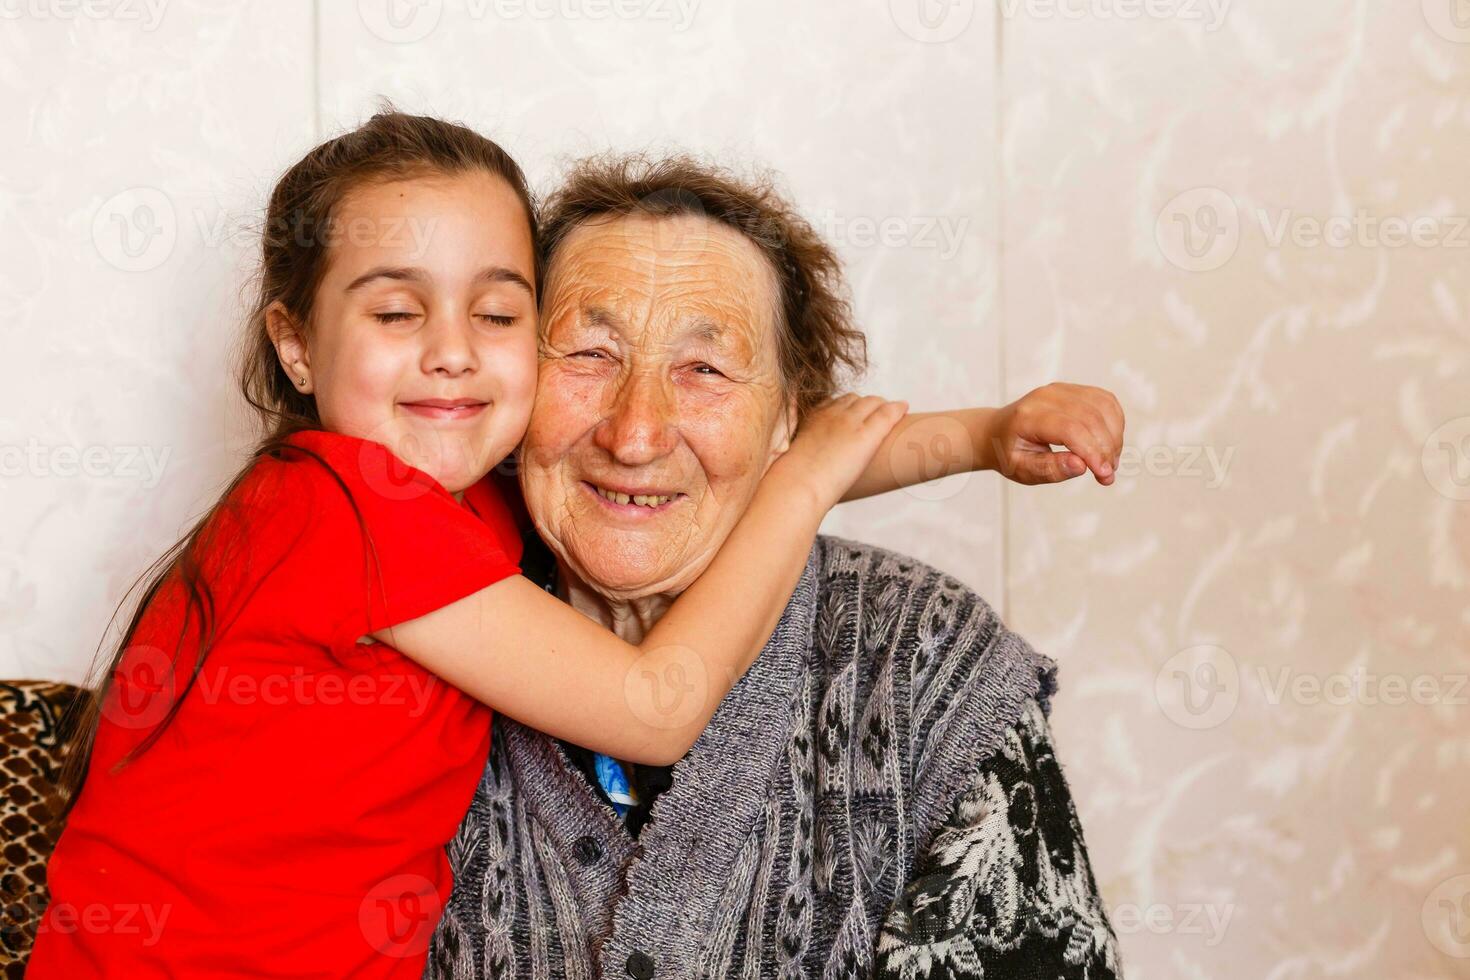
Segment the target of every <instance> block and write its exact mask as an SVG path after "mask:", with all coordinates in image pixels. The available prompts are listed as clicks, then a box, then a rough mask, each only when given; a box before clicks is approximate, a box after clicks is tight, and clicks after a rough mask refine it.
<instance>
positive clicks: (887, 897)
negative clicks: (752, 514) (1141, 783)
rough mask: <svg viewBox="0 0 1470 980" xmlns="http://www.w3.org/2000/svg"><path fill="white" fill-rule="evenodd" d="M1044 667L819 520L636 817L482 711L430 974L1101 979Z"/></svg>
mask: <svg viewBox="0 0 1470 980" xmlns="http://www.w3.org/2000/svg"><path fill="white" fill-rule="evenodd" d="M1054 678H1055V667H1054V665H1053V664H1052V662H1051V661H1050V660H1049V659H1047V658H1046V657H1044V656H1042V655H1041V654H1039V653H1037V652H1036V651H1034V650H1033V649H1032V648H1031V647H1030V646H1029V645H1028V644H1027V643H1026V642H1025V641H1024V640H1023V639H1021V638H1020V637H1019V636H1017V635H1016V634H1015V633H1012V632H1010V631H1009V630H1007V629H1006V628H1005V626H1004V625H1003V624H1002V623H1001V622H1000V620H999V618H998V617H997V616H996V614H995V612H994V611H993V610H992V609H991V608H990V606H989V605H987V604H986V602H985V601H984V600H983V599H981V598H980V597H979V596H978V595H976V594H975V593H974V592H972V591H971V590H969V589H967V588H965V587H964V586H963V585H961V584H960V583H959V582H957V581H956V580H955V579H953V578H951V577H949V576H947V575H945V574H943V573H941V572H938V571H935V570H934V569H932V568H929V567H927V566H925V565H923V564H922V563H919V562H916V561H913V560H912V559H908V558H905V557H903V556H901V555H897V554H894V553H892V552H888V551H884V550H882V549H879V548H874V547H870V546H867V545H862V544H858V543H855V542H850V541H845V540H842V539H839V538H831V537H821V538H819V539H818V540H817V543H816V545H815V547H814V548H813V550H812V554H811V556H810V558H809V560H808V562H807V566H806V569H805V571H804V572H803V574H802V577H801V581H800V583H799V584H798V586H797V588H796V592H795V594H794V595H793V596H792V599H791V602H790V604H789V605H788V606H787V608H786V610H785V613H784V614H783V615H782V617H781V620H780V623H779V624H778V626H777V628H776V631H775V633H774V635H773V636H772V638H771V641H770V643H769V644H768V645H767V646H766V648H765V650H764V651H763V652H762V654H761V656H760V658H759V660H758V661H757V663H756V664H755V665H754V666H753V667H752V668H751V670H750V671H749V672H748V673H747V674H746V676H745V677H743V678H742V679H741V680H740V681H739V682H738V683H737V684H736V685H735V687H734V689H733V690H732V691H731V692H730V694H729V695H728V696H727V697H726V698H725V700H724V702H723V703H722V704H721V706H720V708H719V710H718V711H717V712H716V714H715V716H714V719H713V720H712V721H711V723H710V725H709V727H708V729H706V731H705V732H704V734H703V735H702V736H701V737H700V739H699V741H698V742H697V743H696V744H695V746H694V748H693V749H692V750H691V751H690V752H689V754H688V755H687V756H686V757H685V758H684V759H683V760H682V761H681V762H679V764H678V765H677V766H676V767H675V769H674V771H673V785H672V786H671V787H670V788H669V789H668V790H666V791H665V792H664V793H663V794H662V795H661V796H660V797H659V798H658V800H657V802H656V803H655V805H654V808H653V812H652V815H651V819H650V822H649V823H648V825H647V826H646V827H645V828H644V829H643V831H642V833H641V836H640V838H639V839H638V840H634V839H633V838H632V837H631V836H630V835H629V834H628V832H627V831H626V830H625V829H624V828H623V827H622V826H621V824H620V823H619V821H618V819H617V817H616V815H615V814H614V812H613V810H612V808H611V807H610V806H609V805H608V804H607V803H606V801H605V800H604V799H602V797H601V796H600V795H599V793H598V792H597V790H596V789H595V788H594V787H593V786H591V785H590V784H589V783H588V781H587V779H586V778H585V777H584V776H583V775H582V773H581V772H580V771H579V770H578V769H577V768H576V766H575V765H573V764H572V762H571V761H570V760H569V759H568V757H567V755H566V753H565V752H564V751H563V750H562V749H561V747H560V746H559V745H557V743H556V742H555V741H554V740H552V739H550V738H548V737H547V736H545V735H542V734H541V733H539V732H536V731H533V730H530V729H527V728H524V727H522V726H520V725H518V724H516V723H514V722H511V721H509V720H507V719H497V720H496V725H495V734H494V742H493V747H492V750H491V758H490V764H489V766H488V767H487V769H486V772H485V777H484V780H483V781H482V783H481V785H480V788H479V791H478V793H477V795H476V798H475V800H474V803H473V805H472V807H471V809H470V812H469V814H468V815H467V816H466V817H465V821H464V824H463V826H462V827H461V829H460V832H459V834H457V835H456V837H455V839H454V840H453V841H452V842H450V845H449V848H448V850H449V856H450V861H451V864H452V865H453V867H454V871H455V891H454V895H453V897H452V898H451V901H450V904H449V907H448V908H447V909H446V912H445V915H444V918H443V919H442V920H441V922H440V924H439V928H438V929H437V931H436V933H435V936H434V945H433V947H432V949H431V955H430V962H429V966H428V970H427V973H426V975H427V976H434V977H452V978H456V980H468V978H487V977H530V978H538V980H539V978H546V980H563V978H566V980H573V978H579V980H592V978H596V977H608V978H621V977H625V976H632V977H635V978H639V980H647V978H651V977H659V978H676V977H677V978H686V977H687V978H692V977H743V978H752V980H756V978H762V980H763V978H797V977H811V978H817V977H823V978H827V977H866V976H872V975H875V974H878V975H884V976H893V977H905V978H910V977H911V978H916V980H917V978H938V977H960V978H964V977H974V978H979V977H981V976H984V977H986V978H988V980H995V978H997V977H1016V978H1032V977H1035V978H1041V977H1046V978H1048V980H1052V978H1059V977H1077V978H1103V977H1115V976H1118V975H1119V968H1118V961H1117V951H1116V939H1115V938H1114V936H1113V933H1112V931H1111V929H1110V928H1109V926H1108V923H1107V918H1106V915H1105V913H1104V912H1103V908H1102V903H1101V900H1100V899H1099V898H1098V895H1097V889H1096V886H1095V884H1094V881H1093V876H1092V872H1091V870H1090V867H1089V865H1088V862H1087V859H1086V852H1085V848H1084V846H1083V842H1082V837H1081V832H1080V828H1078V827H1077V823H1076V816H1075V813H1074V811H1073V808H1072V802H1071V799H1070V797H1069V796H1068V795H1067V791H1066V784H1065V781H1064V780H1063V779H1062V776H1061V771H1060V769H1059V768H1058V767H1057V765H1056V762H1055V758H1054V756H1053V755H1052V753H1051V749H1050V742H1049V734H1048V732H1047V726H1046V719H1045V709H1046V706H1047V703H1048V698H1049V696H1050V694H1051V693H1052V691H1053V690H1054Z"/></svg>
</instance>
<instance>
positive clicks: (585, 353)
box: [572, 350, 607, 358]
mask: <svg viewBox="0 0 1470 980" xmlns="http://www.w3.org/2000/svg"><path fill="white" fill-rule="evenodd" d="M572 356H573V357H596V358H603V357H606V356H607V355H606V354H604V353H603V352H602V351H600V350H579V351H577V352H576V353H575V354H573V355H572Z"/></svg>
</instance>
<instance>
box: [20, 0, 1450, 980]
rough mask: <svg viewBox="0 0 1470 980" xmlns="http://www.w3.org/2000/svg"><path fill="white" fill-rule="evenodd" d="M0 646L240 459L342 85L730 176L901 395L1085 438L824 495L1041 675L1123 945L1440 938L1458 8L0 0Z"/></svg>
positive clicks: (152, 552)
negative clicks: (906, 485) (1095, 478)
mask: <svg viewBox="0 0 1470 980" xmlns="http://www.w3.org/2000/svg"><path fill="white" fill-rule="evenodd" d="M0 80H3V84H4V91H5V93H6V95H7V98H5V99H4V100H3V101H0V121H3V123H4V124H5V126H4V128H5V131H6V132H7V133H8V134H10V139H9V140H7V143H8V148H7V150H6V154H5V156H4V159H3V161H0V227H3V230H4V231H3V239H0V318H3V319H0V344H3V345H4V346H3V348H0V350H3V356H0V365H3V370H4V379H5V388H4V391H5V394H4V398H3V402H0V406H3V411H0V514H3V518H0V675H4V676H28V677H51V678H58V679H65V680H73V681H75V680H77V679H79V678H80V677H82V676H83V675H84V673H85V671H86V668H87V665H88V664H89V663H90V662H91V659H92V657H93V655H94V652H95V650H96V649H97V646H98V644H99V642H100V641H102V640H103V638H104V635H105V631H106V630H107V627H108V620H109V617H110V615H111V613H112V610H113V607H114V605H115V604H116V603H117V602H118V601H119V599H121V598H122V596H123V595H124V593H125V592H126V590H127V588H128V587H129V585H130V584H131V583H132V582H133V580H134V579H135V578H136V577H137V576H138V575H139V574H140V573H141V572H142V571H143V570H144V569H145V567H146V566H147V564H148V563H149V562H150V561H151V560H152V559H153V558H155V557H156V556H157V555H158V553H159V552H160V551H161V550H162V549H163V548H165V547H166V546H167V545H169V544H170V543H172V542H173V541H174V539H175V538H176V537H177V536H178V535H179V534H180V533H181V532H182V531H184V530H185V529H187V527H188V526H189V525H190V523H192V519H193V518H194V517H195V516H196V515H197V514H198V513H199V511H200V510H201V509H202V508H203V507H204V506H205V505H206V504H207V503H208V502H209V501H210V500H211V499H212V497H213V495H214V494H215V493H217V492H218V489H219V488H220V486H221V483H222V481H224V480H225V479H227V478H228V477H229V476H230V475H231V473H232V472H233V471H234V469H235V468H236V467H237V466H238V464H239V461H240V456H239V454H240V452H241V450H242V449H243V447H244V440H243V437H244V432H243V430H242V426H241V419H240V415H239V411H238V407H237V405H236V396H235V395H234V393H233V392H232V390H231V380H230V375H229V359H230V356H231V353H232V345H233V344H234V342H235V338H236V333H237V329H238V324H239V313H240V290H241V287H242V284H243V283H244V281H245V277H246V276H247V275H248V273H249V263H250V259H251V255H252V245H253V242H252V236H253V234H254V232H255V230H256V228H257V226H258V221H259V215H260V213H261V209H262V207H263V203H264V196H265V194H266V193H267V192H268V190H269V188H270V186H271V183H272V181H273V179H274V178H275V176H276V175H277V174H278V173H279V172H280V170H281V169H283V168H284V167H285V166H287V165H288V164H290V163H291V162H292V161H294V160H295V159H296V158H297V157H298V156H299V155H300V154H301V153H302V152H303V151H305V150H306V149H307V148H308V147H309V146H311V145H312V144H313V143H315V142H316V141H318V140H319V139H321V138H324V137H325V136H327V135H330V134H331V133H334V132H337V131H339V130H340V129H342V128H344V127H349V126H351V125H354V124H355V123H357V122H358V121H360V120H361V119H362V118H364V117H365V116H366V115H367V114H368V113H370V111H371V110H372V108H373V106H374V103H375V100H376V99H377V98H378V97H379V96H388V97H391V98H392V99H393V100H394V101H395V102H396V103H397V104H398V105H399V107H400V108H404V109H408V110H412V111H424V112H432V113H436V114H440V115H444V116H448V117H451V118H456V119H459V120H461V121H464V122H466V123H468V124H469V125H472V126H475V127H477V128H479V129H481V130H482V131H484V132H486V133H488V134H489V135H491V136H493V137H495V138H496V139H498V140H500V141H501V142H502V143H503V144H504V145H505V146H506V147H507V148H508V149H509V150H510V151H511V152H512V153H513V154H515V155H516V156H517V158H518V159H520V160H521V161H522V163H523V165H525V166H526V168H527V170H528V172H529V173H530V174H531V176H532V178H533V180H534V182H535V183H536V184H537V185H538V186H539V187H540V188H542V189H549V188H550V187H552V186H554V182H555V178H556V175H557V173H558V172H559V169H560V168H561V167H562V166H563V165H564V163H565V161H566V160H568V159H569V158H572V157H575V156H577V155H579V154H584V153H588V152H595V151H598V150H601V149H605V148H609V147H614V148H621V149H630V148H648V149H651V150H653V151H655V152H657V151H660V150H670V149H689V150H693V151H696V152H700V153H704V154H708V155H711V156H714V157H716V158H717V159H720V160H722V161H725V162H728V163H731V164H733V165H735V166H739V167H747V168H748V167H757V166H760V167H767V168H770V169H772V170H773V171H775V172H776V173H778V174H779V175H780V179H781V182H782V185H783V186H784V187H785V188H786V190H787V191H788V192H789V193H790V194H791V196H792V197H793V199H794V200H796V201H797V202H798V203H799V205H800V206H801V208H802V210H803V212H804V213H805V214H806V215H807V217H808V218H809V219H810V220H811V221H812V222H813V223H814V224H816V225H817V227H818V228H820V229H821V230H822V231H823V232H824V233H825V234H827V236H828V237H829V238H830V239H831V240H832V241H833V242H834V243H835V244H836V245H837V247H838V248H839V250H840V252H841V254H842V256H843V259H844V261H845V263H846V267H847V270H848V275H849V280H850V284H851V287H852V290H853V295H854V299H855V302H856V307H857V311H858V314H859V317H860V320H861V323H862V325H863V326H864V327H865V328H866V330H867V332H868V335H869V338H870V342H871V353H872V358H873V362H874V366H873V371H872V372H871V374H870V376H869V378H868V379H867V381H866V386H867V387H868V388H870V389H872V390H874V391H877V392H880V393H882V394H885V395H889V396H891V397H903V398H907V399H909V401H910V402H911V403H912V405H913V406H914V408H916V409H930V408H942V407H950V406H956V405H966V404H1001V403H1003V402H1004V401H1008V400H1011V399H1014V398H1016V397H1019V396H1020V395H1022V394H1024V393H1025V392H1026V391H1028V390H1030V389H1031V388H1033V387H1035V386H1037V385H1040V384H1043V383H1045V382H1047V381H1050V380H1055V379H1063V380H1069V381H1076V382H1082V383H1088V384H1096V385H1101V386H1104V387H1108V388H1110V389H1112V390H1113V391H1115V392H1116V393H1117V394H1118V396H1119V397H1120V399H1121V400H1122V402H1123V404H1124V406H1125V409H1126V410H1127V413H1128V432H1127V440H1126V441H1127V448H1126V449H1125V452H1124V456H1123V460H1122V466H1121V471H1120V479H1119V480H1118V481H1117V483H1116V485H1115V486H1113V487H1111V488H1106V489H1105V488H1101V487H1099V486H1097V485H1096V484H1095V483H1092V482H1090V478H1089V479H1087V480H1082V479H1079V480H1076V481H1073V482H1072V483H1069V484H1067V485H1065V486H1061V487H1047V488H1020V487H1016V488H1012V487H1009V486H1005V485H1003V484H1002V482H1001V481H1000V480H999V479H998V478H996V477H995V476H994V475H993V474H979V475H974V476H970V477H962V478H953V479H951V480H948V481H945V482H942V483H938V484H934V485H930V486H926V487H922V488H916V489H915V490H913V491H911V492H908V493H904V494H896V495H890V496H889V497H887V498H883V499H879V500H873V501H866V502H863V503H860V504H855V505H846V506H845V507H843V508H841V509H840V510H839V511H838V512H836V513H834V515H833V516H832V517H831V518H830V519H829V521H828V525H827V529H828V530H830V531H832V532H834V533H839V534H843V535H847V536H851V537H855V538H859V539H862V540H867V541H872V542H875V543H879V544H883V545H886V546H889V547H893V548H897V549H900V550H902V551H905V552H907V553H909V554H912V555H914V556H916V557H919V558H922V559H923V560H925V561H928V562H931V563H933V564H935V565H938V566H939V567H941V568H943V569H945V570H946V571H949V572H951V573H953V574H955V575H957V576H958V577H960V578H961V579H963V580H964V581H966V582H967V583H969V584H970V585H972V586H973V587H974V588H976V589H977V590H979V591H980V592H981V593H982V594H983V595H985V596H986V597H987V599H989V600H990V601H991V602H992V604H994V605H995V606H996V608H998V609H1000V610H1001V611H1002V612H1003V614H1004V616H1005V618H1006V619H1007V621H1008V622H1009V623H1010V625H1011V626H1013V627H1014V628H1016V629H1017V630H1019V631H1020V632H1021V633H1023V634H1024V635H1025V636H1027V637H1028V638H1029V639H1030V640H1031V641H1032V643H1033V644H1034V645H1036V646H1037V647H1038V648H1040V649H1042V650H1044V651H1046V652H1047V653H1049V654H1050V655H1052V656H1053V657H1055V658H1056V659H1057V660H1058V661H1059V662H1060V664H1061V666H1062V675H1061V693H1060V694H1059V696H1058V697H1057V699H1056V702H1055V709H1054V714H1053V725H1054V728H1055V730H1056V736H1057V741H1058V752H1059V755H1060V758H1061V759H1062V761H1063V764H1064V765H1065V766H1066V769H1067V773H1068V777H1069V779H1070V781H1071V784H1072V788H1073V790H1074V792H1075V794H1076V797H1077V803H1078V808H1079V810H1080V812H1081V816H1082V820H1083V825H1084V828H1085V831H1086V834H1087V839H1088V843H1089V846H1090V848H1091V851H1092V856H1093V861H1094V865H1095V869H1096V871H1097V874H1098V877H1099V885H1100V887H1101V889H1102V892H1103V895H1104V898H1105V899H1106V901H1107V904H1108V906H1109V909H1110V911H1111V914H1112V917H1113V921H1114V925H1115V927H1116V929H1117V931H1118V932H1119V934H1120V937H1121V939H1122V942H1123V950H1124V955H1125V962H1126V964H1127V968H1128V975H1129V976H1130V977H1132V978H1135V980H1137V978H1175V977H1177V978H1186V980H1195V978H1205V977H1218V978H1232V980H1233V978H1263V980H1265V978H1269V980H1296V978H1318V977H1322V978H1326V977H1352V978H1365V980H1366V978H1372V980H1400V978H1405V980H1413V978H1431V977H1470V686H1467V677H1470V602H1467V598H1470V165H1467V158H1470V154H1467V150H1470V5H1467V4H1466V2H1465V0H1375V2H1371V3H1370V2H1368V0H1336V2H1329V0H1290V2H1287V0H1274V2H1273V0H994V2H993V3H989V4H987V3H977V2H975V0H861V2H845V0H824V2H820V3H819V2H807V3H789V2H784V3H783V2H781V0H320V2H319V3H317V4H315V5H312V4H307V3H303V2H299V0H255V2H247V0H192V2H187V0H89V2H88V3H85V4H83V3H72V2H68V0H12V2H9V3H0Z"/></svg>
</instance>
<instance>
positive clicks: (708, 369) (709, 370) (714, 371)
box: [693, 362, 724, 378]
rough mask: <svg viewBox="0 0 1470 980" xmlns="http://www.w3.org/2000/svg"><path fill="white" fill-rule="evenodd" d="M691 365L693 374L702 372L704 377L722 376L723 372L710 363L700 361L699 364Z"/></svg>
mask: <svg viewBox="0 0 1470 980" xmlns="http://www.w3.org/2000/svg"><path fill="white" fill-rule="evenodd" d="M693 367H694V373H695V374H702V375H705V376H706V377H711V378H720V377H724V374H723V372H721V371H720V369H719V368H717V367H715V366H714V365H712V364H705V363H703V362H700V363H699V364H695V365H694V366H693Z"/></svg>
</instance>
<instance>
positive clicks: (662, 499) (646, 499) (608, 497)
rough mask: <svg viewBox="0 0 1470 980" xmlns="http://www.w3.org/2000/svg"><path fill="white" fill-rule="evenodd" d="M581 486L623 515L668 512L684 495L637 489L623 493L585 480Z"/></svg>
mask: <svg viewBox="0 0 1470 980" xmlns="http://www.w3.org/2000/svg"><path fill="white" fill-rule="evenodd" d="M582 486H583V487H584V488H585V489H586V490H587V491H588V492H589V493H591V494H592V495H593V496H594V497H596V498H597V500H598V502H599V503H601V504H602V505H603V506H606V507H610V508H612V509H613V510H615V511H617V512H619V513H624V514H643V513H657V512H659V511H664V510H668V509H669V507H670V506H672V505H673V504H676V503H678V502H679V501H680V500H681V499H683V498H684V496H685V494H682V493H679V492H677V491H671V492H665V493H658V492H656V491H652V489H651V488H650V490H649V491H640V490H637V489H633V490H631V492H629V491H625V490H624V489H620V488H616V487H604V486H599V485H598V484H596V483H592V482H589V481H587V480H583V481H582Z"/></svg>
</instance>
